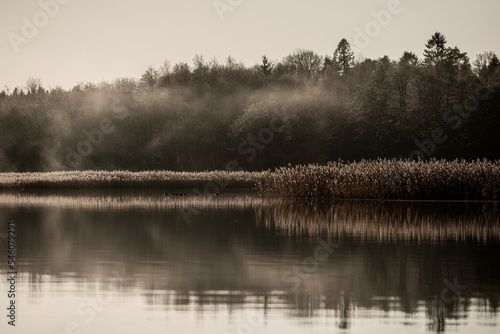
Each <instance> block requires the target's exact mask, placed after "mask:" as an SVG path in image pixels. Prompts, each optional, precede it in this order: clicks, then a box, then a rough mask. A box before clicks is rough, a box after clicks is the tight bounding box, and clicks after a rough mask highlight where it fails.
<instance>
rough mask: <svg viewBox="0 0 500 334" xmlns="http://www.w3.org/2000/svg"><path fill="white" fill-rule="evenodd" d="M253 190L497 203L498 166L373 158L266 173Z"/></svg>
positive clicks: (290, 194) (291, 194) (314, 195)
mask: <svg viewBox="0 0 500 334" xmlns="http://www.w3.org/2000/svg"><path fill="white" fill-rule="evenodd" d="M257 189H258V190H259V192H260V193H261V194H267V195H279V196H284V197H294V198H344V199H345V198H356V199H402V200H498V199H499V198H500V161H495V162H490V161H487V160H482V161H480V160H478V161H473V162H467V161H463V160H462V161H459V160H454V161H445V160H431V161H402V160H397V159H392V160H387V159H377V160H362V161H360V162H353V163H344V162H342V161H339V162H330V163H328V164H327V165H317V164H310V165H298V166H288V167H281V168H278V169H276V170H274V171H268V172H267V173H264V174H263V175H262V177H261V178H259V179H258V180H257Z"/></svg>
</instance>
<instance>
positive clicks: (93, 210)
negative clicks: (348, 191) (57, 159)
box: [0, 190, 500, 334]
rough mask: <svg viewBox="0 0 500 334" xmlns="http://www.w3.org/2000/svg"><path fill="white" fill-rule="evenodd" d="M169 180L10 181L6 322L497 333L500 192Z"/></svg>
mask: <svg viewBox="0 0 500 334" xmlns="http://www.w3.org/2000/svg"><path fill="white" fill-rule="evenodd" d="M172 192H181V191H180V190H178V191H175V190H172V191H169V195H168V196H164V195H163V192H162V191H112V190H106V191H81V192H76V191H50V192H49V191H43V192H42V191H29V192H27V191H24V192H23V191H19V192H3V193H2V194H0V241H1V243H0V254H1V255H2V256H1V258H2V260H1V263H0V277H1V281H0V282H1V283H0V296H1V297H0V303H1V304H0V306H1V309H3V310H4V311H3V313H4V314H3V315H2V319H3V320H2V323H1V324H0V328H1V332H2V333H23V334H29V333H37V334H38V333H47V334H56V333H57V334H60V333H93V334H99V333H107V334H108V333H185V334H188V333H220V334H225V333H235V334H238V333H245V334H251V333H350V332H351V333H426V332H446V333H498V332H499V330H500V328H499V326H500V317H499V314H498V313H499V301H500V258H499V254H500V244H499V240H500V219H499V216H500V215H499V203H498V202H497V203H494V202H489V203H488V202H468V203H465V202H397V201H394V202H387V201H386V202H380V201H333V202H323V201H305V200H303V201H300V200H296V201H292V200H287V199H280V198H272V197H259V196H258V195H256V194H254V193H251V192H244V191H240V192H227V193H222V194H221V195H220V196H210V197H205V196H194V195H193V194H192V193H188V195H187V196H172V195H171V193H172ZM182 192H185V191H184V190H182ZM9 221H12V222H15V231H16V272H17V274H16V284H15V290H16V296H15V305H16V322H15V324H16V328H13V327H12V326H10V325H8V324H7V322H8V321H9V318H8V317H6V315H7V312H8V310H6V308H7V307H9V302H10V300H11V299H9V298H8V296H7V292H8V291H9V288H10V286H9V284H10V283H9V281H8V279H9V277H10V274H8V272H9V268H8V266H7V261H8V258H7V247H8V246H7V245H8V242H7V238H6V235H7V233H8V232H7V231H8V228H9V227H8V226H9ZM12 225H13V224H12Z"/></svg>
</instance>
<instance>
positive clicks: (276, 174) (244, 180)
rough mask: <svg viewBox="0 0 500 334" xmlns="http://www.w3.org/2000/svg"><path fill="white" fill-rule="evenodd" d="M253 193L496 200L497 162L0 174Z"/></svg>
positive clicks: (68, 183) (4, 185)
mask: <svg viewBox="0 0 500 334" xmlns="http://www.w3.org/2000/svg"><path fill="white" fill-rule="evenodd" d="M20 188H24V189H83V188H85V189H103V188H104V189H106V188H109V189H111V188H114V189H117V188H132V189H133V188H138V189H145V188H146V189H155V188H156V189H168V188H186V189H192V188H198V189H199V190H200V191H202V192H203V191H204V189H206V190H207V191H208V192H210V193H213V192H214V191H218V190H223V189H229V188H257V190H258V191H259V192H260V193H261V194H264V195H277V196H284V197H295V198H354V199H405V200H434V199H437V200H439V199H443V200H444V199H446V200H498V199H500V161H496V162H489V161H476V162H465V161H451V162H449V161H444V160H439V161H436V160H433V161H427V162H423V161H419V162H409V161H400V160H382V159H379V160H374V161H361V162H354V163H343V162H331V163H328V164H327V165H307V166H303V165H299V166H294V167H292V166H289V167H282V168H278V169H276V170H274V171H265V172H242V171H241V172H239V171H238V172H227V171H212V172H200V173H196V172H170V171H145V172H128V171H112V172H108V171H81V172H78V171H72V172H51V173H3V174H0V189H20Z"/></svg>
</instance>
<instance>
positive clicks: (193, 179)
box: [0, 171, 262, 192]
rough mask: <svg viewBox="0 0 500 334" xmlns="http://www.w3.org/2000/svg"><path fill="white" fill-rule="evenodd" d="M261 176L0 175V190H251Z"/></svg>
mask: <svg viewBox="0 0 500 334" xmlns="http://www.w3.org/2000/svg"><path fill="white" fill-rule="evenodd" d="M261 176H262V173H257V172H253V173H251V172H243V171H234V172H228V171H207V172H171V171H144V172H130V171H69V172H68V171H65V172H48V173H2V174H0V189H21V188H24V189H102V188H108V189H120V188H133V189H135V188H137V189H151V188H167V189H174V188H189V189H190V188H199V189H200V191H204V188H205V187H207V188H209V191H210V192H214V191H217V189H224V188H252V187H253V186H254V185H255V183H256V181H257V179H258V178H259V177H261Z"/></svg>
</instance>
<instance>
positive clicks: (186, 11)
mask: <svg viewBox="0 0 500 334" xmlns="http://www.w3.org/2000/svg"><path fill="white" fill-rule="evenodd" d="M498 13H500V1H498V0H480V1H471V0H470V1H463V0H307V1H306V0H304V1H296V0H175V1H174V0H141V1H138V0H137V1H134V0H0V51H1V52H0V90H2V89H5V87H8V88H9V89H10V91H12V90H13V89H14V87H24V86H25V84H26V80H27V79H28V78H29V77H36V78H40V79H41V80H42V82H43V86H44V88H47V89H50V88H55V87H57V86H60V87H62V88H64V89H71V88H72V87H74V86H75V85H77V84H78V83H82V82H94V83H99V82H102V81H112V80H114V79H117V78H123V77H132V78H140V76H141V75H142V74H143V73H144V71H145V70H146V68H147V67H148V66H150V65H151V66H154V67H160V66H162V65H163V64H164V62H165V60H168V61H169V62H170V63H172V64H175V63H178V62H187V63H189V64H192V60H193V58H194V56H195V55H196V54H200V55H203V56H204V58H205V59H207V60H210V59H212V58H216V59H217V60H218V61H219V62H225V60H226V58H227V57H228V56H229V55H231V56H232V57H234V58H235V59H236V60H237V61H241V62H243V63H244V64H245V65H246V66H252V65H254V64H257V63H259V62H260V59H261V57H262V55H263V54H266V55H267V56H268V58H270V59H272V60H281V59H282V58H283V57H284V56H286V55H287V54H289V53H291V52H293V50H295V49H297V48H305V49H310V50H313V51H315V52H317V53H318V54H320V55H330V56H331V55H332V54H333V52H334V50H335V48H336V46H337V44H338V42H339V41H340V40H341V39H342V38H346V39H347V40H348V41H349V42H350V44H351V47H352V48H353V49H354V50H355V51H356V55H357V56H358V57H360V56H362V57H365V58H372V59H377V58H379V57H382V56H384V55H388V56H389V57H390V58H391V59H398V58H399V57H400V56H401V55H402V54H403V52H404V51H413V52H415V53H416V54H417V55H419V56H420V57H421V56H422V54H423V50H424V46H425V43H426V41H427V40H428V39H429V38H430V37H431V36H432V34H433V33H434V32H436V31H439V32H441V33H443V34H444V35H445V36H446V38H447V40H448V45H449V46H451V47H454V46H458V47H459V48H460V49H461V50H462V51H465V52H467V53H468V55H469V57H470V58H471V61H473V60H474V59H475V58H476V55H477V54H479V53H483V52H484V51H494V52H496V53H497V54H500V38H499V36H498V34H499V33H500V20H499V19H498Z"/></svg>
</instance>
